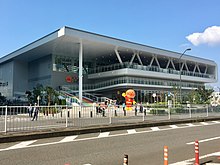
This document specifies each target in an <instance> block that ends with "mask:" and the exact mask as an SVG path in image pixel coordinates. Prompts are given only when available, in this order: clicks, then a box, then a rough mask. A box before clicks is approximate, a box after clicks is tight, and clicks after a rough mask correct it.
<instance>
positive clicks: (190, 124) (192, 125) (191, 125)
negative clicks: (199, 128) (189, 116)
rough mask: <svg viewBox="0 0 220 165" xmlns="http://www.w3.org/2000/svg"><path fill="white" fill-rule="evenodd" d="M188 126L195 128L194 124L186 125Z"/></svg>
mask: <svg viewBox="0 0 220 165" xmlns="http://www.w3.org/2000/svg"><path fill="white" fill-rule="evenodd" d="M186 125H188V126H190V127H194V126H195V125H194V124H192V123H188V124H186Z"/></svg>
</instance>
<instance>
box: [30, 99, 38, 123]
mask: <svg viewBox="0 0 220 165" xmlns="http://www.w3.org/2000/svg"><path fill="white" fill-rule="evenodd" d="M38 111H39V108H38V107H37V103H35V104H34V109H33V112H34V117H33V119H32V121H34V119H36V121H37V117H38Z"/></svg>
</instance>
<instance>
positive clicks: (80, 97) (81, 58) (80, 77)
mask: <svg viewBox="0 0 220 165" xmlns="http://www.w3.org/2000/svg"><path fill="white" fill-rule="evenodd" d="M82 91H83V44H82V41H80V45H79V100H80V106H81V105H82Z"/></svg>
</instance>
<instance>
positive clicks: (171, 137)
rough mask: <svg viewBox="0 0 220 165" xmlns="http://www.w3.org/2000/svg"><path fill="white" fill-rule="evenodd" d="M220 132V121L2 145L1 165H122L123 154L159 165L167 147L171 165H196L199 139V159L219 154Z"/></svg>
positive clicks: (132, 161) (133, 164) (136, 162)
mask: <svg viewBox="0 0 220 165" xmlns="http://www.w3.org/2000/svg"><path fill="white" fill-rule="evenodd" d="M219 129H220V121H207V122H198V123H185V124H176V125H166V126H158V127H146V128H137V129H130V130H118V131H110V132H99V133H91V134H82V135H73V136H68V137H56V138H47V139H36V140H29V141H24V142H12V143H1V144H0V158H1V165H14V164H16V165H25V164H32V165H35V164H36V165H39V164H41V165H51V164H53V165H65V164H69V165H89V164H90V165H105V164H106V165H117V164H118V165H121V164H123V157H124V154H128V159H129V165H159V164H163V147H164V146H165V145H167V146H168V155H169V158H168V159H169V164H171V165H172V164H175V163H177V164H178V163H179V164H180V163H181V162H182V161H184V160H189V161H188V162H185V164H193V160H192V158H194V144H193V143H194V141H195V140H196V139H198V140H199V141H200V156H204V155H207V154H211V153H216V152H219V151H220V149H219V145H220V133H219V131H218V130H219ZM190 159H191V160H190ZM205 161H206V162H208V161H210V160H209V158H206V159H202V160H201V163H202V162H205ZM183 164H184V163H183Z"/></svg>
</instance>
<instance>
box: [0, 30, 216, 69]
mask: <svg viewBox="0 0 220 165" xmlns="http://www.w3.org/2000/svg"><path fill="white" fill-rule="evenodd" d="M63 28H64V29H65V30H66V29H69V30H74V31H77V32H81V33H84V34H90V35H95V36H99V37H103V38H106V39H111V40H115V41H119V42H123V43H127V44H132V45H136V46H141V47H145V48H150V49H154V50H159V51H163V52H167V53H172V54H176V55H179V56H180V55H181V53H179V52H175V51H170V50H166V49H162V48H156V47H153V46H149V45H145V44H140V43H136V42H132V41H127V40H124V39H118V38H115V37H110V36H106V35H102V34H97V33H94V32H88V31H85V30H80V29H76V28H72V27H68V26H64V27H62V28H59V29H57V30H55V31H53V32H51V33H49V34H47V35H45V36H43V37H41V38H39V39H37V40H36V41H33V42H31V43H29V44H27V45H25V46H23V47H21V48H19V49H17V50H15V51H13V52H11V53H9V54H7V55H5V56H3V57H1V58H0V63H2V62H5V61H7V60H10V59H12V58H14V57H16V56H17V55H19V54H21V53H19V51H21V52H22V51H23V50H24V49H26V48H28V47H29V46H33V45H34V44H36V43H38V42H40V41H41V40H43V39H46V38H47V37H48V38H49V37H50V36H51V37H52V36H53V35H54V34H56V33H59V31H60V30H61V29H63ZM65 33H66V32H65ZM65 33H64V35H65ZM58 35H59V34H58ZM58 35H56V38H58V37H59V36H58ZM54 39H55V38H54ZM24 52H25V51H24ZM16 53H18V54H17V55H16ZM184 57H191V58H192V59H195V60H196V59H200V60H204V61H209V62H211V63H213V64H215V65H217V64H216V62H215V61H213V60H210V59H205V58H201V57H196V56H192V55H188V54H184ZM184 57H183V58H182V59H184ZM176 58H178V56H177V57H176Z"/></svg>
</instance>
